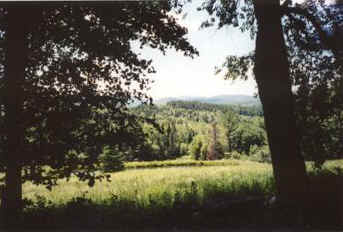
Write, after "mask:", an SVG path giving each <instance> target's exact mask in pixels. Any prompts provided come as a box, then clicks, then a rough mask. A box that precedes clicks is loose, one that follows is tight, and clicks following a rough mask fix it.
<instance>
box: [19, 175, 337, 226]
mask: <svg viewBox="0 0 343 232" xmlns="http://www.w3.org/2000/svg"><path fill="white" fill-rule="evenodd" d="M310 180H311V185H310V186H311V187H310V191H309V196H308V199H309V202H310V205H309V209H308V210H307V211H306V213H305V215H301V216H302V217H303V218H302V219H301V220H299V212H297V211H296V210H294V209H291V208H284V207H281V206H274V207H270V205H267V204H266V202H267V201H268V199H269V198H268V197H266V196H263V195H259V194H252V195H249V194H241V193H239V194H237V193H236V194H230V193H219V192H217V193H212V194H210V195H208V198H206V199H202V200H200V199H198V197H197V194H196V192H195V191H196V190H194V186H193V189H192V188H191V189H190V190H189V192H187V193H184V194H183V195H182V196H181V194H180V193H178V192H176V193H175V194H174V196H173V199H171V198H170V196H169V197H168V196H167V195H166V196H165V199H164V200H165V201H166V202H170V204H164V205H161V204H160V203H159V202H158V201H155V200H154V199H150V201H149V202H148V203H147V204H146V205H139V204H137V203H136V202H135V201H133V200H129V199H119V198H118V197H117V196H112V198H110V199H107V200H105V201H104V202H101V203H99V202H93V201H92V200H91V199H87V198H85V197H84V196H81V197H76V198H74V199H73V200H72V201H70V202H68V203H67V204H64V205H55V204H54V203H52V202H49V201H47V200H46V199H45V198H43V197H40V198H38V199H37V201H35V202H32V201H28V200H26V202H25V204H26V208H25V210H24V212H23V214H22V216H21V218H18V226H19V227H21V228H35V229H39V228H41V229H43V228H45V229H47V228H97V229H99V228H104V229H106V228H116V229H121V230H122V229H124V230H125V229H144V228H164V229H168V228H169V229H170V228H175V227H177V228H190V229H200V228H202V229H203V228H242V227H244V228H267V227H273V228H275V227H285V226H287V227H289V226H292V227H303V228H305V227H306V228H308V227H312V228H313V227H314V228H319V229H338V228H342V222H343V220H342V219H343V218H342V209H343V203H342V202H343V201H342V200H343V199H342V193H343V192H342V190H343V188H342V186H343V173H342V172H339V173H334V172H332V171H324V172H321V173H314V172H313V173H311V174H310Z"/></svg>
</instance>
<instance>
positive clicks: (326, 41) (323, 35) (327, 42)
mask: <svg viewBox="0 0 343 232" xmlns="http://www.w3.org/2000/svg"><path fill="white" fill-rule="evenodd" d="M281 12H282V14H283V15H289V14H292V13H293V14H297V15H302V16H304V17H306V18H307V19H308V20H309V21H310V22H311V23H312V25H313V26H314V28H315V29H316V31H317V32H318V34H319V38H320V40H321V41H322V43H323V44H324V46H326V47H327V48H328V49H330V50H332V52H333V53H335V48H334V47H333V46H332V44H331V40H330V38H329V37H328V36H327V35H326V33H325V31H324V30H323V29H322V27H321V26H320V22H318V20H317V18H316V17H315V16H314V15H312V14H311V13H309V12H308V11H307V10H306V9H303V8H299V7H287V6H282V9H281Z"/></svg>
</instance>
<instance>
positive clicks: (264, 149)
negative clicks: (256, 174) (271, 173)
mask: <svg viewBox="0 0 343 232" xmlns="http://www.w3.org/2000/svg"><path fill="white" fill-rule="evenodd" d="M249 154H250V155H249V160H252V161H256V162H262V163H271V161H272V160H271V155H270V151H269V147H268V146H267V145H264V146H256V145H253V146H251V147H250V150H249Z"/></svg>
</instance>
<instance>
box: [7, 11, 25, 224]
mask: <svg viewBox="0 0 343 232" xmlns="http://www.w3.org/2000/svg"><path fill="white" fill-rule="evenodd" d="M27 10H28V9H27V8H25V7H18V6H12V7H8V8H7V22H8V27H7V30H6V34H5V40H6V46H5V48H6V51H5V67H4V68H5V91H6V94H5V120H6V123H5V126H6V133H7V143H6V146H5V162H6V163H5V165H6V177H5V192H4V198H3V210H4V220H5V224H6V226H8V227H14V226H16V224H17V221H18V217H19V214H20V212H21V209H22V180H21V159H20V157H21V156H22V155H23V145H24V144H23V142H24V129H23V124H22V110H23V85H22V84H23V81H24V78H25V67H26V65H27V51H28V47H27V24H26V23H25V20H27V19H26V17H25V15H27V14H26V12H27ZM28 17H29V16H28Z"/></svg>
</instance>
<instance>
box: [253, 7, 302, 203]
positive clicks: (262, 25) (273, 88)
mask: <svg viewBox="0 0 343 232" xmlns="http://www.w3.org/2000/svg"><path fill="white" fill-rule="evenodd" d="M254 8H255V15H256V18H257V24H258V32H257V38H256V57H255V68H254V73H255V77H256V81H257V85H258V91H259V96H260V98H261V102H262V105H263V111H264V119H265V124H266V129H267V135H268V140H269V146H270V151H271V155H272V164H273V171H274V177H275V181H276V188H277V194H278V197H279V199H280V200H281V202H283V203H285V204H288V205H290V206H297V205H298V206H299V205H301V206H304V205H303V203H304V202H305V197H306V196H305V194H306V191H307V187H308V179H307V174H306V167H305V162H304V159H303V158H302V157H301V155H300V151H299V147H298V140H297V133H296V120H295V114H294V100H293V95H292V89H291V80H290V76H289V63H288V60H287V53H286V48H285V41H284V37H283V33H282V26H281V13H280V1H279V0H254Z"/></svg>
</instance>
